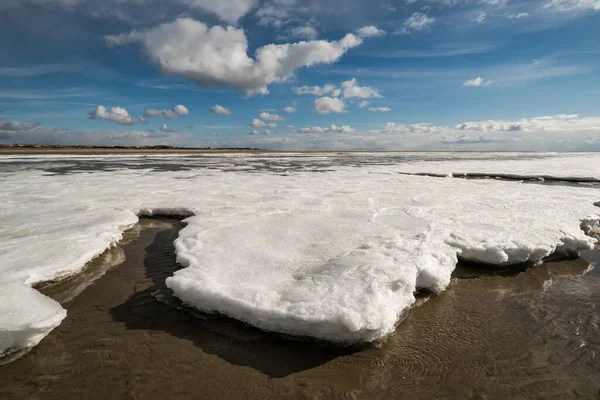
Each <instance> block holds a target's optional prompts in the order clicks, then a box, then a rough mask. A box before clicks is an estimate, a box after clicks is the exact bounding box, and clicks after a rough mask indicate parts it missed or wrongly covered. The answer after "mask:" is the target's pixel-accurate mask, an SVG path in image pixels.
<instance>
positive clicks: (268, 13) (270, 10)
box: [255, 0, 296, 28]
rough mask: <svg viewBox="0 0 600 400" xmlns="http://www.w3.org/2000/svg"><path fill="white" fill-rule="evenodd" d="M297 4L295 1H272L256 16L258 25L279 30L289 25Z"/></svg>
mask: <svg viewBox="0 0 600 400" xmlns="http://www.w3.org/2000/svg"><path fill="white" fill-rule="evenodd" d="M295 4H296V1H295V0H271V1H267V2H265V4H263V5H262V7H261V8H259V9H258V10H257V11H256V14H255V15H256V17H257V18H258V24H259V25H262V26H273V27H275V28H279V27H281V26H282V25H284V24H286V23H289V22H290V20H291V18H290V13H291V11H292V8H293V7H294V6H295Z"/></svg>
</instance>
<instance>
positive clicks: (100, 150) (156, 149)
mask: <svg viewBox="0 0 600 400" xmlns="http://www.w3.org/2000/svg"><path fill="white" fill-rule="evenodd" d="M266 151H267V150H262V149H256V148H212V147H204V148H190V147H172V146H131V147H128V146H114V147H109V146H55V145H29V144H23V145H0V155H19V154H84V155H85V154H91V155H94V154H165V153H166V154H195V153H199V154H200V153H240V152H244V153H262V152H266Z"/></svg>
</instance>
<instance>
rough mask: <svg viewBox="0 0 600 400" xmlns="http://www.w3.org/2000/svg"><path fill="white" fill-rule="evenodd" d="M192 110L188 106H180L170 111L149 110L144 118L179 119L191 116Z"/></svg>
mask: <svg viewBox="0 0 600 400" xmlns="http://www.w3.org/2000/svg"><path fill="white" fill-rule="evenodd" d="M189 113H190V110H188V109H187V107H186V106H184V105H181V104H178V105H176V106H175V107H173V108H171V109H170V110H156V109H149V110H146V111H144V117H160V118H168V119H177V118H179V117H182V116H184V115H189Z"/></svg>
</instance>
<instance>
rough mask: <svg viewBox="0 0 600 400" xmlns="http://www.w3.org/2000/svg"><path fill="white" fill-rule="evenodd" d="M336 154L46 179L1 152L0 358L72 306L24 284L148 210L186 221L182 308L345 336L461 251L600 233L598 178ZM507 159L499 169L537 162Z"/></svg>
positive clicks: (368, 324)
mask: <svg viewBox="0 0 600 400" xmlns="http://www.w3.org/2000/svg"><path fill="white" fill-rule="evenodd" d="M311 157H312V158H311ZM336 157H337V156H330V157H327V156H326V157H324V156H323V155H318V156H311V155H307V156H303V155H280V156H250V155H228V156H224V157H221V156H212V157H203V156H198V157H189V156H188V157H178V156H168V157H167V156H165V157H154V158H144V157H141V156H139V157H136V156H127V157H115V158H111V157H103V158H102V157H95V158H93V157H88V158H84V157H82V158H76V157H70V158H69V159H68V162H67V163H66V164H68V165H76V164H77V163H83V164H85V165H90V163H93V162H94V160H96V161H98V162H102V163H104V164H106V165H107V168H104V169H100V170H97V171H90V170H85V171H81V172H73V171H72V172H69V173H66V174H62V173H60V174H54V173H49V168H50V169H51V166H52V164H53V163H54V162H55V161H56V160H58V161H61V160H62V161H61V162H62V163H63V164H65V159H61V158H57V159H56V160H55V159H53V158H51V157H46V158H41V157H40V158H35V157H32V158H12V161H11V160H10V159H4V160H2V158H0V160H2V161H1V162H0V164H4V165H3V166H2V167H0V185H1V186H0V217H1V220H2V224H1V226H0V272H1V273H0V304H1V305H0V352H6V351H9V350H14V349H18V348H26V347H30V346H33V345H35V344H36V343H37V342H39V340H40V339H41V338H42V337H43V336H44V335H46V334H47V333H48V332H49V331H50V330H51V329H52V328H54V327H55V326H57V325H58V324H59V323H60V321H61V320H62V319H63V318H64V316H65V311H64V310H63V309H62V308H61V306H60V305H58V303H55V302H54V301H52V300H50V299H47V298H45V297H44V296H42V295H41V294H39V293H38V292H36V291H35V290H34V289H31V286H34V285H36V284H38V283H41V282H45V281H49V280H55V279H61V278H64V277H67V276H70V275H72V274H75V273H77V272H78V271H80V270H81V269H82V268H83V267H84V265H85V264H86V263H87V262H88V261H90V260H91V259H92V258H94V257H95V256H96V255H98V254H100V253H102V252H103V251H104V250H106V249H107V248H109V247H111V246H113V245H114V244H116V243H117V242H118V241H119V240H120V239H121V238H122V233H123V231H124V230H126V229H127V228H128V227H131V226H132V225H134V224H135V223H136V221H137V218H138V216H140V215H152V214H157V213H158V214H164V213H171V214H173V213H176V214H183V215H186V216H189V217H188V218H187V219H186V222H187V224H188V225H187V226H186V227H185V228H184V229H182V230H181V231H180V234H179V238H178V240H177V241H176V243H175V245H176V252H177V258H178V261H179V262H180V263H181V264H182V265H183V266H184V267H185V268H184V269H182V270H180V271H178V272H177V273H175V275H174V276H173V277H171V278H169V279H168V280H167V285H168V286H169V287H170V288H171V289H173V291H174V293H175V295H176V296H177V297H179V298H180V299H181V300H183V301H184V302H185V303H187V304H189V305H190V306H193V307H196V308H198V309H199V310H202V311H207V312H220V313H223V314H227V315H229V316H231V317H234V318H237V319H239V320H242V321H245V322H247V323H249V324H252V325H254V326H257V327H259V328H262V329H266V330H272V331H277V332H283V333H288V334H294V335H306V336H312V337H315V338H320V339H327V340H331V341H337V342H360V341H371V340H375V339H378V338H382V337H385V336H386V335H388V334H389V333H391V332H393V330H394V328H395V324H396V323H397V321H398V318H399V316H400V315H401V314H402V312H403V311H404V310H406V309H407V308H408V307H410V306H411V305H412V304H413V303H414V301H415V298H414V292H415V291H416V290H417V289H421V288H422V289H428V290H431V291H433V292H440V291H443V290H444V289H445V288H446V287H447V286H448V284H449V283H450V276H451V273H452V271H453V270H454V267H455V265H456V262H457V256H458V257H461V258H464V259H468V260H472V261H476V262H485V263H490V264H499V265H506V264H514V263H520V262H526V261H537V260H541V259H543V258H544V257H546V256H548V255H550V254H552V253H554V252H555V251H556V250H557V249H559V250H562V251H567V252H577V251H582V250H588V249H591V248H592V247H593V245H594V243H595V240H594V239H592V238H591V237H589V236H586V234H585V233H584V231H583V230H582V229H585V230H592V229H597V225H598V220H600V209H599V208H597V207H596V206H594V203H595V202H597V201H599V200H600V192H599V191H598V190H597V189H596V188H590V187H562V186H561V187H557V186H542V185H523V184H519V183H515V182H500V181H479V180H478V181H475V180H457V179H445V178H432V177H423V176H410V175H400V174H398V173H397V172H399V170H400V169H402V168H406V167H407V166H410V168H416V169H417V170H418V168H417V167H415V166H416V165H418V164H419V163H421V164H422V165H421V166H420V167H419V168H422V170H420V172H428V171H426V168H425V167H426V166H427V163H426V162H420V161H418V160H411V161H410V164H406V163H404V162H403V161H402V160H401V161H394V159H393V158H390V156H388V155H381V156H377V155H368V156H367V157H369V159H370V160H372V159H377V157H381V159H382V160H383V161H384V162H381V163H379V164H382V165H379V164H378V163H377V162H364V163H362V164H363V165H362V166H359V165H360V164H361V162H359V161H357V160H350V161H348V160H345V159H344V160H345V161H343V162H342V161H340V160H336ZM340 157H342V156H340ZM415 157H417V158H418V156H415ZM435 157H437V158H439V155H436V156H435ZM498 157H502V160H503V161H502V163H504V164H505V166H503V168H505V170H511V168H512V170H513V171H515V170H518V169H519V168H526V167H522V166H520V165H521V164H520V163H528V162H530V160H529V159H526V160H521V157H517V156H515V157H512V158H511V157H505V156H503V155H499V156H498ZM584 157H586V159H585V162H586V163H588V162H590V157H591V156H587V155H586V156H584ZM542 158H543V157H542ZM546 158H547V159H550V158H552V156H550V155H548V156H547V157H546ZM15 160H16V161H15ZM571 160H576V157H574V156H573V157H572V158H571ZM15 162H17V164H18V165H17V166H16V167H14V168H12V167H10V165H13V164H14V163H15ZM430 162H447V163H450V162H452V161H430ZM461 162H463V163H465V162H473V163H475V162H479V161H478V160H471V161H465V160H463V161H461ZM482 162H483V161H482ZM498 162H500V161H498ZM546 162H547V163H549V161H547V160H546ZM159 163H160V165H163V166H164V165H168V166H167V167H164V168H161V169H158V167H157V165H158V164H159ZM270 163H276V164H277V167H279V166H281V165H287V166H289V167H290V168H289V171H288V172H287V173H286V174H282V173H281V171H280V169H279V168H274V169H268V165H269V164H270ZM303 163H304V164H303ZM241 164H249V165H252V166H253V167H256V166H257V165H260V167H256V168H254V169H253V170H252V171H245V170H239V169H238V166H239V165H241ZM295 164H301V165H300V168H294V165H295ZM511 164H512V167H511V166H510V165H511ZM597 164H599V163H597ZM15 165H16V164H15ZM128 165H129V166H130V167H131V168H126V166H128ZM181 165H184V166H187V167H186V168H180V167H181ZM49 166H50V167H49ZM133 166H135V168H134V167H133ZM190 166H191V167H190ZM232 166H233V167H234V168H231V167H232ZM11 168H12V169H11ZM527 168H529V167H527ZM315 171H319V172H315ZM50 172H52V171H50ZM551 172H552V171H551ZM563 172H564V171H563ZM283 175H285V176H283ZM598 176H600V173H599V174H598ZM26 304H28V305H29V306H27V307H26V306H25V305H26ZM32 305H33V306H32Z"/></svg>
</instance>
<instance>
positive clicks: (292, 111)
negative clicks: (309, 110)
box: [283, 106, 296, 114]
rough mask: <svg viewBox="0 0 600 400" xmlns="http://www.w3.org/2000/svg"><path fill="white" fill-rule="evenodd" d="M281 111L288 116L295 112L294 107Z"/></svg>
mask: <svg viewBox="0 0 600 400" xmlns="http://www.w3.org/2000/svg"><path fill="white" fill-rule="evenodd" d="M283 111H285V112H286V113H288V114H293V113H295V112H296V107H293V106H287V107H285V108H284V109H283Z"/></svg>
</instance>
